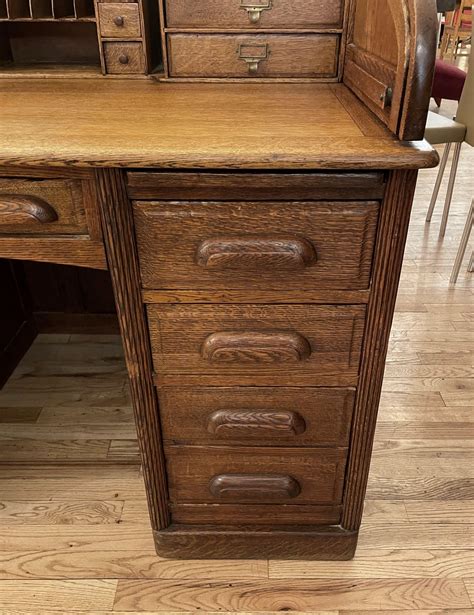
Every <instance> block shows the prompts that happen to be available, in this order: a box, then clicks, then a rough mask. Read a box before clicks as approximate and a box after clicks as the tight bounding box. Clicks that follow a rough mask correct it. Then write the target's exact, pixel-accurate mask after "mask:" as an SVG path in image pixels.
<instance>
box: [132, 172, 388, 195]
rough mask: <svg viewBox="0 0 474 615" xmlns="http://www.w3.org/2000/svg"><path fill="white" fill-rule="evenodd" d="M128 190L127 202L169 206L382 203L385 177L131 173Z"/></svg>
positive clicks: (365, 174) (370, 174)
mask: <svg viewBox="0 0 474 615" xmlns="http://www.w3.org/2000/svg"><path fill="white" fill-rule="evenodd" d="M127 188H128V195H129V196H130V197H131V198H135V199H156V200H171V201H175V200H176V201H182V200H190V201H235V200H236V198H238V200H239V201H275V200H277V201H281V200H282V199H285V200H287V201H290V200H291V201H334V200H336V201H368V200H373V199H381V198H382V197H383V195H384V192H385V175H384V174H383V173H377V172H355V173H337V172H334V171H333V172H331V171H329V172H325V173H245V172H238V171H236V172H234V173H206V172H203V173H193V172H187V173H186V172H184V173H183V172H181V173H174V172H172V171H129V172H128V173H127Z"/></svg>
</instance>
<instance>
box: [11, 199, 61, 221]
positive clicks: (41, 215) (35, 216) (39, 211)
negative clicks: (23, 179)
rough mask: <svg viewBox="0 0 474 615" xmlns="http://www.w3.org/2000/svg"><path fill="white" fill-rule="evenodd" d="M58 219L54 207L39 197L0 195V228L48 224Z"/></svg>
mask: <svg viewBox="0 0 474 615" xmlns="http://www.w3.org/2000/svg"><path fill="white" fill-rule="evenodd" d="M57 219H58V214H57V213H56V211H55V210H54V209H53V207H51V205H50V204H49V203H47V202H46V201H43V199H40V198H39V197H37V196H28V195H18V194H0V226H2V225H5V226H9V225H12V224H18V225H21V224H31V223H32V222H33V223H38V224H46V223H49V222H54V221H55V220H57Z"/></svg>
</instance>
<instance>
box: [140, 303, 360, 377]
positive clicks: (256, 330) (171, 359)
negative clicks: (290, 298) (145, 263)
mask: <svg viewBox="0 0 474 615" xmlns="http://www.w3.org/2000/svg"><path fill="white" fill-rule="evenodd" d="M147 311H148V323H149V330H150V339H151V347H152V353H153V359H154V365H155V370H156V372H157V373H158V374H160V375H161V376H163V375H165V376H166V375H171V374H179V375H202V376H204V375H209V376H214V377H215V380H214V382H213V384H218V383H219V382H220V383H221V384H223V385H226V384H228V382H227V380H228V377H229V376H233V377H234V378H235V377H236V376H247V377H251V378H253V379H254V383H255V384H262V383H265V384H267V380H268V379H271V380H272V382H271V384H275V385H279V386H283V385H285V384H290V385H291V384H292V383H296V382H297V381H298V382H300V381H301V380H305V381H307V380H309V381H310V382H311V383H312V384H313V385H315V386H323V385H324V378H323V377H324V376H326V378H327V377H328V376H331V377H332V378H333V379H334V378H336V377H341V378H342V376H344V380H345V381H347V384H348V385H350V386H352V385H353V384H356V383H357V375H358V370H359V358H360V350H361V344H362V336H363V331H364V322H365V306H363V305H347V306H332V305H324V306H321V305H265V306H262V305H238V306H237V305H236V306H233V305H222V304H217V305H179V304H177V305H162V304H155V305H148V306H147ZM219 377H221V378H222V380H226V381H225V382H221V381H219ZM226 377H227V378H226ZM298 379H299V380H298Z"/></svg>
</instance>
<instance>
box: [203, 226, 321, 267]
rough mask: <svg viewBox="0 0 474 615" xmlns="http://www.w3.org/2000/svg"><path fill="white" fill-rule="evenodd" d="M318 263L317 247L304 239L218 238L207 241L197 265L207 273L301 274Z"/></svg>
mask: <svg viewBox="0 0 474 615" xmlns="http://www.w3.org/2000/svg"><path fill="white" fill-rule="evenodd" d="M316 260H317V256H316V250H315V249H314V246H313V244H312V243H311V242H310V241H308V240H307V239H304V238H303V237H294V236H292V235H274V236H269V237H262V236H255V237H249V236H245V237H215V238H212V239H206V240H205V241H203V242H202V243H201V244H200V245H199V247H198V249H197V252H196V262H197V264H198V265H200V266H201V267H205V268H206V269H216V270H218V269H246V270H248V269H255V270H259V269H270V270H278V271H281V270H297V269H305V268H306V267H310V266H311V265H313V264H314V263H315V262H316Z"/></svg>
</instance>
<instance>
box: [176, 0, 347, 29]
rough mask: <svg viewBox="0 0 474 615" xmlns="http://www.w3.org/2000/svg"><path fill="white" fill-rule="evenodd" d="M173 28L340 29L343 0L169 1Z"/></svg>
mask: <svg viewBox="0 0 474 615" xmlns="http://www.w3.org/2000/svg"><path fill="white" fill-rule="evenodd" d="M166 22H167V25H168V27H170V28H186V27H192V28H196V27H206V28H256V29H258V28H329V27H333V28H337V27H340V26H341V25H342V0H331V1H330V2H321V0H292V2H291V6H289V3H288V1H287V0H167V1H166Z"/></svg>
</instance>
